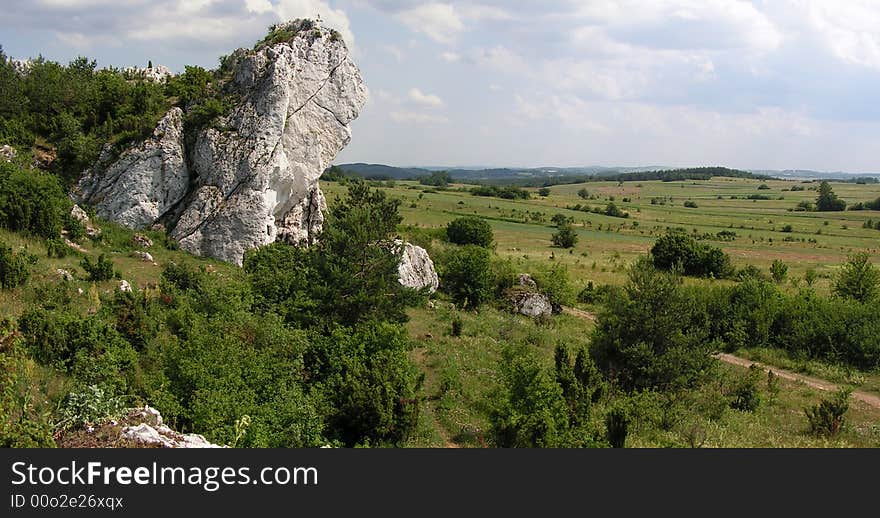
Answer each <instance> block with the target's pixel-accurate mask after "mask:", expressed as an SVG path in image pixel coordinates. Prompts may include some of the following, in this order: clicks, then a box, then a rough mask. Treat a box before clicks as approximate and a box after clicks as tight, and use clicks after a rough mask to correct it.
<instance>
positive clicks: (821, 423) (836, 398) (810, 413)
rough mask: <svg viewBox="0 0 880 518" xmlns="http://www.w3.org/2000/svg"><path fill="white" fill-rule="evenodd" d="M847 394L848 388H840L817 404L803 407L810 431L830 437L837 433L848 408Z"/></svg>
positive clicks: (841, 426)
mask: <svg viewBox="0 0 880 518" xmlns="http://www.w3.org/2000/svg"><path fill="white" fill-rule="evenodd" d="M849 395H850V391H849V390H845V389H842V390H840V391H838V392H837V393H836V394H834V395H833V396H832V397H830V398H826V399H823V400H822V401H821V402H820V403H819V404H818V405H815V406H812V407H807V408H805V409H804V413H805V414H806V416H807V422H808V423H809V425H810V432H812V433H814V434H816V435H826V436H832V437H833V436H835V435H837V434H838V433H839V432H840V430H841V428H843V424H844V415H845V414H846V412H847V410H849Z"/></svg>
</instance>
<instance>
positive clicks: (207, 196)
mask: <svg viewBox="0 0 880 518" xmlns="http://www.w3.org/2000/svg"><path fill="white" fill-rule="evenodd" d="M273 34H276V35H292V37H290V38H289V39H287V40H286V41H278V42H274V41H276V39H275V38H271V39H270V40H269V43H263V44H260V45H258V46H257V47H256V48H255V49H251V50H245V49H239V50H237V51H235V52H234V53H233V54H232V55H231V57H230V58H229V59H228V66H229V70H231V77H230V79H229V80H228V82H227V83H226V85H225V87H224V88H225V91H226V92H227V93H228V94H229V95H230V98H237V99H239V100H238V101H237V102H236V103H235V105H234V106H233V107H232V109H231V110H230V111H229V113H227V114H225V115H223V116H220V117H219V119H218V120H216V121H215V122H214V123H212V124H210V125H208V127H205V128H203V129H200V130H198V131H197V132H196V134H194V135H188V136H186V138H185V136H184V131H183V120H184V116H185V114H184V112H183V111H182V110H181V109H180V108H172V109H171V110H170V111H169V112H168V113H167V114H166V115H165V117H164V118H163V119H162V121H160V123H159V126H158V127H157V128H156V131H155V132H154V133H153V136H152V138H150V139H148V140H147V141H146V142H143V143H141V144H140V145H139V146H137V147H135V148H133V149H130V150H128V151H126V152H123V153H122V154H121V155H120V156H119V157H118V158H114V157H113V155H112V154H111V153H110V151H109V149H108V150H107V151H106V152H105V153H104V154H103V156H102V159H99V161H98V163H97V164H95V166H94V167H92V168H91V169H90V170H89V171H88V173H87V175H86V177H85V178H84V179H83V180H82V181H81V182H80V184H79V185H78V189H77V190H76V191H75V192H74V196H75V197H77V198H78V199H79V200H82V201H84V202H86V203H89V204H91V205H93V206H94V207H95V209H96V212H97V213H98V215H100V216H101V217H103V218H106V219H111V220H113V221H117V222H119V223H121V224H123V225H126V226H128V227H131V228H145V227H151V226H153V225H155V224H157V223H161V224H163V225H164V226H165V227H166V228H167V229H169V233H170V235H171V237H172V238H174V239H175V240H177V242H178V243H179V244H180V247H181V248H182V249H184V250H187V251H189V252H191V253H194V254H197V255H204V256H209V257H214V258H217V259H221V260H224V261H229V262H233V263H236V264H239V265H240V264H241V261H242V257H243V256H244V253H245V251H246V250H248V249H250V248H255V247H259V246H262V245H265V244H268V243H272V242H274V241H276V240H283V241H286V242H289V243H303V242H305V243H311V242H312V241H314V239H315V236H316V235H317V234H318V233H319V232H320V229H321V226H322V224H323V219H324V218H323V210H324V208H325V206H326V202H325V200H324V195H323V194H322V193H321V190H320V188H319V187H318V178H319V177H320V176H321V174H322V172H323V171H324V170H325V169H326V168H327V167H328V166H329V165H330V164H331V162H332V161H333V159H334V158H335V157H336V154H337V153H338V152H339V151H340V150H341V149H342V148H343V147H344V146H345V145H347V144H348V142H349V141H350V140H351V127H350V124H351V122H352V121H353V120H354V119H355V118H356V117H357V116H358V114H359V112H360V110H361V108H362V107H363V105H364V103H365V102H366V99H367V89H366V87H365V86H364V83H363V79H362V78H361V75H360V72H359V71H358V69H357V67H356V66H355V64H354V63H353V62H352V60H351V59H350V57H349V52H348V49H347V47H346V46H345V43H344V42H343V41H342V40H341V39H340V38H339V35H338V33H336V32H335V31H332V30H327V29H325V28H322V27H319V26H317V25H315V24H314V22H311V21H309V20H295V21H292V22H288V23H286V24H282V25H280V26H278V27H276V28H275V31H274V32H273ZM271 42H274V43H271Z"/></svg>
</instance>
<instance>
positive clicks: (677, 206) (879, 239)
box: [322, 178, 880, 292]
mask: <svg viewBox="0 0 880 518" xmlns="http://www.w3.org/2000/svg"><path fill="white" fill-rule="evenodd" d="M761 184H766V185H767V186H768V187H770V189H764V190H759V189H758V186H759V185H761ZM795 185H798V186H803V187H805V190H803V191H790V190H789V189H790V188H791V187H792V186H795ZM817 185H818V184H817V183H800V182H796V181H783V180H768V181H766V182H765V181H760V180H751V179H741V178H713V179H712V180H708V181H700V180H688V181H680V182H661V181H646V182H637V183H636V182H626V183H623V184H619V183H617V182H591V183H585V184H572V185H558V186H553V187H551V188H550V195H549V196H547V197H546V198H541V197H540V196H538V195H537V189H536V188H532V189H528V190H529V191H531V194H532V198H531V199H529V200H505V199H498V198H487V197H478V196H473V195H471V194H470V193H469V192H466V189H467V188H468V186H464V185H453V186H451V188H450V190H446V191H437V192H424V191H425V190H430V189H429V188H428V187H426V186H423V185H419V184H418V183H417V182H410V181H400V182H396V184H395V186H394V187H385V188H384V190H385V191H386V192H388V194H389V195H391V196H396V197H399V198H401V199H402V200H403V203H402V204H401V213H402V214H403V216H404V224H409V225H416V226H420V227H434V228H439V227H443V226H445V225H446V223H448V222H449V221H451V220H453V219H455V218H456V217H458V216H462V215H477V216H480V217H482V218H485V219H486V220H488V221H489V222H490V223H491V225H492V228H493V230H494V231H495V240H496V242H497V247H496V252H497V253H498V254H499V255H500V256H502V257H505V256H506V257H510V258H511V259H513V260H515V261H517V263H518V264H521V265H522V266H523V268H525V269H527V267H528V266H530V265H534V264H542V263H546V262H547V261H550V260H553V261H556V262H559V263H563V264H565V265H566V266H568V268H569V271H570V273H571V275H572V278H573V280H575V281H576V282H582V283H585V282H586V280H593V281H594V282H601V283H608V282H612V283H618V282H622V279H623V275H622V272H623V269H624V267H625V265H627V264H629V263H630V262H632V260H633V259H634V258H635V257H637V256H639V255H643V254H645V253H646V252H647V251H648V250H649V249H650V247H651V246H652V244H653V243H654V241H655V240H656V238H657V237H658V236H660V235H662V234H663V233H665V231H666V229H667V228H675V227H683V228H685V229H686V230H687V231H688V232H692V233H696V234H698V235H702V234H706V233H708V234H717V233H718V232H721V231H732V232H735V233H736V235H737V236H736V238H735V239H734V240H733V241H730V242H727V241H717V242H715V243H713V244H715V245H717V246H720V247H721V248H722V249H723V250H724V251H725V252H727V253H728V254H729V255H730V256H731V259H732V260H733V263H734V265H735V266H736V267H738V268H739V267H742V266H745V265H747V264H753V265H755V266H758V267H760V268H761V269H763V270H765V271H767V269H768V268H769V266H770V263H772V262H773V260H774V259H781V260H782V261H785V262H786V263H787V264H788V266H789V277H790V278H792V277H793V278H801V277H802V276H803V274H804V272H805V271H806V270H807V269H808V268H814V269H815V270H816V272H817V273H818V274H819V276H820V280H819V281H818V282H817V284H816V287H817V290H819V291H820V292H822V291H827V290H828V286H829V283H828V280H827V278H828V277H830V276H832V275H833V274H834V273H835V271H836V270H837V268H838V267H839V265H840V264H841V263H843V262H844V261H845V260H846V258H847V256H848V255H849V254H852V253H853V252H857V251H863V250H867V251H869V252H871V253H872V254H876V253H878V252H880V231H878V230H874V229H865V228H862V224H863V223H864V222H865V221H866V220H867V219H873V220H874V221H877V220H878V219H880V212H878V211H846V212H796V211H793V210H792V211H789V209H794V208H795V206H797V204H798V203H799V202H801V201H815V199H816V192H815V190H811V189H815V188H816V186H817ZM832 185H833V187H834V192H835V193H836V194H837V195H838V196H839V197H841V198H842V199H844V200H846V201H847V202H848V203H856V202H860V201H861V202H867V201H872V200H875V199H876V198H877V197H878V196H880V185H877V184H875V185H856V184H848V183H834V184H832ZM582 188H586V189H587V190H588V191H589V193H590V195H591V196H594V197H595V198H596V199H588V200H584V199H581V198H580V197H578V195H577V192H578V191H579V190H580V189H582ZM322 189H323V190H324V192H325V193H326V195H327V197H328V199H329V200H331V203H332V199H333V197H334V196H336V195H339V194H340V193H342V192H343V191H344V189H345V188H344V186H341V185H340V184H339V183H336V182H324V183H322ZM458 189H463V190H458ZM750 194H762V195H765V196H768V197H770V198H772V199H770V200H748V199H742V198H745V197H747V196H748V195H750ZM731 196H736V197H737V199H730V197H731ZM719 197H721V199H719ZM780 197H781V198H782V199H777V198H780ZM624 198H626V199H628V200H629V201H623V199H624ZM652 198H655V199H658V200H659V199H663V200H665V205H659V204H658V205H654V204H652V203H651V200H652ZM611 199H613V202H614V203H615V204H616V205H617V206H618V207H619V208H620V209H622V210H624V211H626V212H628V213H629V214H630V217H629V218H626V219H624V218H616V217H609V216H604V215H599V214H594V213H587V212H581V211H575V210H569V209H566V207H570V206H574V205H576V204H579V203H580V204H582V205H584V204H586V205H589V206H591V207H602V208H604V207H605V206H606V205H607V203H608V202H609V200H611ZM687 200H691V201H694V202H696V203H697V205H698V207H697V208H686V207H684V202H685V201H687ZM558 213H561V214H564V215H566V216H568V217H569V218H572V219H573V221H574V223H575V229H576V230H577V233H578V235H579V241H578V243H577V245H576V246H575V247H574V249H572V250H562V249H558V248H552V247H551V246H550V245H551V243H550V237H551V235H552V234H553V232H554V231H555V226H554V225H553V223H552V222H551V221H550V220H551V218H552V217H553V216H554V215H555V214H558ZM786 225H791V227H792V231H791V232H782V229H783V228H784V227H785V226H786ZM823 277H824V279H823Z"/></svg>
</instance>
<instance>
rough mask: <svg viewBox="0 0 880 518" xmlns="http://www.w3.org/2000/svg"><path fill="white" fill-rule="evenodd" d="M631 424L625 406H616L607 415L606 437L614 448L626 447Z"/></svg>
mask: <svg viewBox="0 0 880 518" xmlns="http://www.w3.org/2000/svg"><path fill="white" fill-rule="evenodd" d="M629 424H630V417H629V415H628V414H627V412H626V410H624V409H623V408H620V407H615V408H613V409H612V410H611V411H610V412H608V414H607V415H606V416H605V429H606V437H607V439H608V443H609V444H611V447H612V448H624V447H626V436H627V435H628V434H629Z"/></svg>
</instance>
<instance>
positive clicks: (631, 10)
mask: <svg viewBox="0 0 880 518" xmlns="http://www.w3.org/2000/svg"><path fill="white" fill-rule="evenodd" d="M835 4H836V2H835ZM575 16H576V17H577V18H579V19H581V20H582V21H585V22H587V23H589V24H593V25H601V26H603V27H605V28H606V29H608V30H609V31H610V32H612V33H613V34H616V35H618V36H619V37H620V38H622V39H624V40H627V41H631V42H643V43H645V44H646V45H651V46H654V47H655V48H663V47H667V48H690V49H713V48H714V49H717V48H747V49H749V50H751V51H755V52H767V51H772V50H774V49H776V48H778V47H779V45H780V44H781V43H782V41H783V35H782V34H781V32H780V31H779V29H778V28H777V27H776V25H775V24H774V23H773V22H772V21H771V20H770V19H769V18H768V17H767V16H766V15H765V14H764V13H763V12H761V11H759V10H758V9H757V8H756V7H755V5H754V4H753V3H752V2H749V1H745V0H654V1H652V2H645V1H642V0H596V1H591V2H583V3H580V6H579V8H578V10H577V13H576V15H575Z"/></svg>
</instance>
